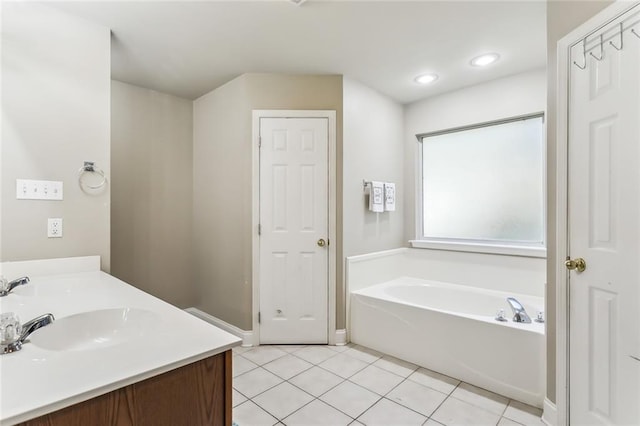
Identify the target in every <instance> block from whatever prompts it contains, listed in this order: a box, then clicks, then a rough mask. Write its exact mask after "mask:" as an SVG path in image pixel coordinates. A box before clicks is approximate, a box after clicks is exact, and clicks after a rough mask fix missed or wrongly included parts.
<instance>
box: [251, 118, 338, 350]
mask: <svg viewBox="0 0 640 426" xmlns="http://www.w3.org/2000/svg"><path fill="white" fill-rule="evenodd" d="M252 113H253V134H252V137H251V145H252V149H251V153H252V185H251V188H252V190H251V191H252V199H251V210H252V217H251V244H252V274H251V277H252V287H253V292H252V314H251V318H252V325H253V346H258V345H259V344H260V323H259V322H258V312H259V311H260V237H259V235H258V224H259V223H260V148H259V143H260V139H259V138H260V119H261V118H326V119H328V121H329V145H328V146H329V152H328V155H329V158H328V161H329V163H328V169H329V170H328V173H329V182H328V183H329V199H328V209H329V211H328V218H329V235H328V236H327V238H328V239H329V242H330V243H329V245H328V256H329V258H328V262H329V268H328V272H327V273H328V276H327V285H328V288H327V297H328V300H327V305H328V312H327V337H328V343H329V344H330V345H335V344H336V292H337V289H336V253H337V250H336V248H337V238H336V228H337V227H336V223H337V210H336V209H337V193H336V191H337V189H336V188H337V184H336V181H337V173H336V170H337V169H336V143H337V142H336V112H335V111H333V110H253V112H252Z"/></svg>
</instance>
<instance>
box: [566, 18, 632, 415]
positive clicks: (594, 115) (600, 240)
mask: <svg viewBox="0 0 640 426" xmlns="http://www.w3.org/2000/svg"><path fill="white" fill-rule="evenodd" d="M625 19H628V17H627V18H625V17H623V18H621V20H622V21H625ZM625 22H626V23H627V26H628V24H629V21H625ZM607 28H613V30H612V31H615V29H616V28H619V24H618V21H616V22H614V23H612V24H611V25H610V26H609V27H607ZM607 31H609V30H607ZM638 31H640V26H639V27H638V28H636V32H638ZM608 34H610V35H611V34H614V33H613V32H610V33H608ZM605 37H608V36H607V35H605ZM604 40H605V41H604V43H603V47H604V53H601V50H600V47H599V41H600V38H599V33H597V34H595V35H593V36H591V37H590V38H589V41H588V44H587V45H588V46H589V45H593V44H594V43H595V46H596V48H595V50H593V51H592V52H593V54H594V55H595V56H596V57H598V58H600V57H601V60H600V61H598V60H597V59H596V58H594V57H593V56H592V55H589V54H587V55H586V58H587V62H586V69H584V70H582V69H580V68H578V67H577V66H575V65H572V66H571V74H570V97H569V127H568V128H569V155H568V158H569V161H568V169H569V175H568V179H569V180H568V182H569V188H568V194H569V198H568V200H569V205H568V209H569V217H568V220H569V221H568V224H569V228H568V229H569V239H568V241H569V245H568V247H569V253H568V255H569V256H570V257H571V258H572V259H574V260H576V259H578V258H583V259H584V260H585V262H586V269H585V270H584V271H583V272H578V271H577V270H576V269H574V270H571V271H570V272H568V273H569V306H570V308H569V335H570V337H569V365H570V366H569V375H570V376H569V377H570V379H569V381H570V388H569V404H570V405H569V407H570V423H571V424H572V425H601V424H602V425H604V424H607V425H609V424H613V425H640V126H639V123H640V39H636V38H635V36H634V35H633V34H632V33H631V32H630V31H629V29H628V28H627V29H625V33H624V48H623V49H622V50H621V51H617V50H616V49H615V48H614V47H613V46H611V45H610V44H609V43H608V40H607V39H606V38H605V39H604ZM612 41H613V43H614V44H616V46H620V43H621V41H620V37H619V36H617V37H616V36H613V38H612ZM582 50H583V48H582V44H581V43H580V44H579V45H577V46H575V47H574V48H573V49H572V61H576V62H577V63H578V64H579V65H581V66H583V58H584V56H583V52H582ZM573 266H575V265H569V267H573Z"/></svg>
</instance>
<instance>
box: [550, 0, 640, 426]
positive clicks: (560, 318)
mask: <svg viewBox="0 0 640 426" xmlns="http://www.w3.org/2000/svg"><path fill="white" fill-rule="evenodd" d="M636 6H638V3H633V4H630V3H629V2H626V1H616V2H615V3H613V4H611V5H610V6H608V7H607V8H605V9H603V10H602V11H600V12H599V13H598V14H596V15H595V16H593V17H592V18H590V19H589V20H588V21H586V22H585V23H584V24H582V25H580V26H578V27H577V28H576V29H575V30H573V31H572V32H570V33H569V34H567V35H566V36H565V37H563V38H562V39H560V40H559V41H558V53H557V55H558V64H557V71H558V75H557V80H556V81H557V112H556V117H557V124H556V191H557V192H556V268H555V281H556V327H555V328H556V407H555V408H556V411H557V413H556V416H557V417H556V418H555V419H554V420H556V423H555V424H556V425H557V426H564V425H568V424H569V413H570V411H569V410H570V407H569V391H570V389H569V387H570V377H569V371H570V370H569V363H570V359H569V333H570V330H569V296H570V295H569V282H568V274H567V269H566V267H565V266H564V260H565V256H566V255H567V254H569V253H568V250H569V235H568V233H569V209H568V195H569V194H568V184H569V179H568V173H569V151H568V150H569V127H568V124H569V123H568V122H569V99H570V93H569V89H570V87H569V77H570V75H571V67H572V66H573V64H572V62H571V47H572V46H574V45H576V44H579V43H582V40H583V39H584V38H585V37H588V36H590V35H592V34H593V33H597V32H598V31H599V30H600V29H601V28H602V27H604V26H605V25H607V24H609V23H610V22H611V21H614V20H615V19H617V18H618V17H620V16H621V15H623V14H625V13H626V12H628V11H629V10H631V9H633V8H634V7H636ZM546 405H547V401H546V400H545V406H546ZM545 408H546V407H545ZM545 417H546V416H545Z"/></svg>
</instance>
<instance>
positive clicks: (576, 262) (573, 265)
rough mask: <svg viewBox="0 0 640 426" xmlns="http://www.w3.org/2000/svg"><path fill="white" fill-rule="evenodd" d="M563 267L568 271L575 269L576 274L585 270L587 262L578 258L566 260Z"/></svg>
mask: <svg viewBox="0 0 640 426" xmlns="http://www.w3.org/2000/svg"><path fill="white" fill-rule="evenodd" d="M564 266H566V267H567V269H568V270H570V271H573V270H574V269H575V270H576V271H578V272H583V271H584V270H585V269H587V262H585V261H584V259H583V258H581V257H578V258H577V259H567V261H566V262H564Z"/></svg>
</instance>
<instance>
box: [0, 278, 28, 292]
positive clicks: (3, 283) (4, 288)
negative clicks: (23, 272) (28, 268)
mask: <svg viewBox="0 0 640 426" xmlns="http://www.w3.org/2000/svg"><path fill="white" fill-rule="evenodd" d="M28 282H29V277H22V278H17V279H15V280H13V281H9V282H7V280H6V279H5V278H4V277H0V297H2V296H6V295H7V294H9V293H11V290H13V289H14V288H16V287H18V286H19V285H24V284H26V283H28Z"/></svg>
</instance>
